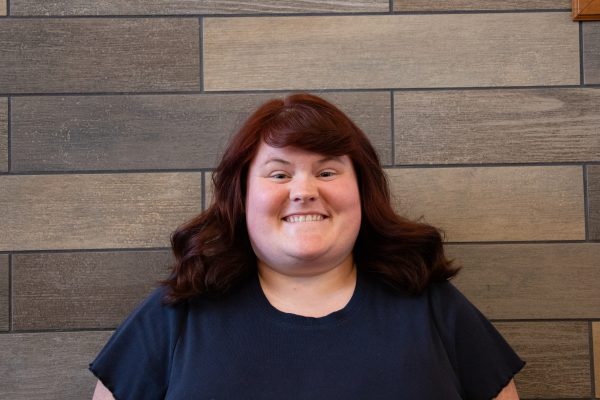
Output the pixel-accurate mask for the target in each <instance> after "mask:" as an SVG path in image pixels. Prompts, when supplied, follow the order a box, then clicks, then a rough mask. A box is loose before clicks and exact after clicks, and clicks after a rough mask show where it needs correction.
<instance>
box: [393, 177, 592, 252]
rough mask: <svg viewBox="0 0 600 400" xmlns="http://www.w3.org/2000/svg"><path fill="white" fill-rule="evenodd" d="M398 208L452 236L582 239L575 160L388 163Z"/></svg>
mask: <svg viewBox="0 0 600 400" xmlns="http://www.w3.org/2000/svg"><path fill="white" fill-rule="evenodd" d="M386 172H387V173H388V176H389V179H390V184H391V187H392V192H393V196H394V199H395V205H396V209H397V210H398V212H399V213H400V214H403V215H406V216H408V217H409V218H419V217H421V216H424V221H425V222H427V223H430V224H432V225H434V226H437V227H439V228H441V229H443V230H444V231H445V232H446V234H447V239H448V240H449V241H451V242H464V241H467V242H470V241H474V242H479V241H496V240H498V241H521V240H583V239H584V238H585V223H584V207H583V205H584V200H583V177H582V169H581V167H577V166H546V167H489V168H487V167H484V168H482V167H478V168H420V169H419V168H403V169H388V170H386Z"/></svg>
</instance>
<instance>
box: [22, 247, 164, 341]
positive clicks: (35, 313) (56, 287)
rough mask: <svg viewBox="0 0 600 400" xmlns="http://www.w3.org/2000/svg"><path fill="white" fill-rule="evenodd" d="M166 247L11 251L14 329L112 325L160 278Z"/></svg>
mask: <svg viewBox="0 0 600 400" xmlns="http://www.w3.org/2000/svg"><path fill="white" fill-rule="evenodd" d="M170 262H171V257H170V251H168V250H164V251H131V252H130V251H125V252H96V253H45V254H44V253H36V254H15V255H13V272H12V281H13V329H15V330H33V329H82V328H114V327H116V326H117V325H118V324H119V323H120V322H121V321H122V320H123V319H124V318H125V317H126V316H127V315H128V314H129V313H130V312H131V311H132V310H133V308H134V307H135V306H136V305H137V304H138V303H139V302H140V301H141V300H142V299H144V298H145V297H146V296H147V295H148V294H149V293H150V292H151V291H152V290H153V289H154V288H155V287H157V286H158V281H159V280H161V279H165V278H166V277H167V275H168V272H169V268H168V267H169V264H170Z"/></svg>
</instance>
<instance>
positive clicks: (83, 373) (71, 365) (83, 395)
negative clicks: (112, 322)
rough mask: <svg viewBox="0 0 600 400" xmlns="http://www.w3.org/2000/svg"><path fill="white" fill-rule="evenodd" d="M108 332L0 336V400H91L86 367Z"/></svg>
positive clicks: (90, 379)
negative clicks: (0, 353)
mask: <svg viewBox="0 0 600 400" xmlns="http://www.w3.org/2000/svg"><path fill="white" fill-rule="evenodd" d="M110 334H111V332H47V333H20V334H3V335H0V348H1V349H2V357H0V376H2V385H0V398H2V399H11V400H30V399H61V400H81V399H91V398H92V393H93V392H94V387H95V386H96V378H95V377H94V376H93V375H92V374H91V373H90V372H89V371H88V369H87V366H88V364H89V363H90V362H91V361H92V360H93V359H94V357H95V356H96V354H97V353H98V351H100V349H101V348H102V346H103V345H104V343H105V342H106V341H107V340H108V338H109V336H110Z"/></svg>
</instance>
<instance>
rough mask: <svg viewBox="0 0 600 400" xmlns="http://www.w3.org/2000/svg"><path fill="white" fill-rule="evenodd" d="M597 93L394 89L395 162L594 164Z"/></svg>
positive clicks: (599, 142) (597, 156) (599, 148)
mask: <svg viewBox="0 0 600 400" xmlns="http://www.w3.org/2000/svg"><path fill="white" fill-rule="evenodd" d="M599 105H600V90H597V89H591V88H585V89H584V88H577V89H556V88H547V89H527V90H458V91H433V92H432V91H422V92H419V91H417V92H415V91H409V92H396V93H394V118H395V122H394V125H395V129H394V132H395V135H396V138H395V158H396V160H395V163H396V164H464V163H528V162H583V161H600V139H599V137H598V126H599V125H600V113H598V106H599Z"/></svg>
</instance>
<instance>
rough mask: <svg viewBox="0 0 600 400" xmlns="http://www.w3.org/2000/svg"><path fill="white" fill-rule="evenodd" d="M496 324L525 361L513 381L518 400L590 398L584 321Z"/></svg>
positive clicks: (586, 334)
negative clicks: (519, 397) (534, 399)
mask: <svg viewBox="0 0 600 400" xmlns="http://www.w3.org/2000/svg"><path fill="white" fill-rule="evenodd" d="M495 325H496V327H497V328H498V330H499V331H500V333H502V335H503V336H504V337H505V338H506V339H507V341H508V342H509V343H510V344H511V346H512V347H513V349H514V350H515V351H516V352H517V353H518V354H519V356H521V358H522V359H523V360H525V361H526V362H527V365H525V368H523V371H522V372H521V373H520V374H518V375H517V376H516V379H515V381H516V384H517V388H518V390H519V395H520V396H521V398H523V399H527V398H542V399H546V398H577V397H587V398H589V395H590V389H591V382H590V349H589V344H588V336H589V332H588V323H587V322H497V323H496V324H495Z"/></svg>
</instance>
